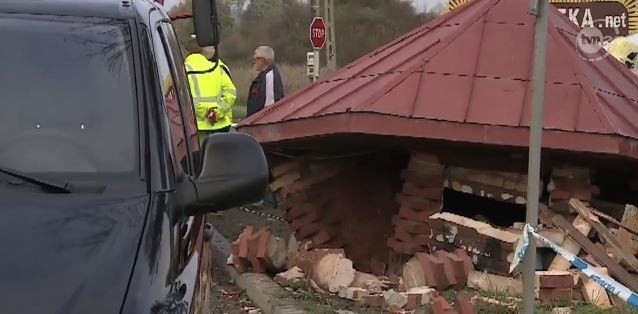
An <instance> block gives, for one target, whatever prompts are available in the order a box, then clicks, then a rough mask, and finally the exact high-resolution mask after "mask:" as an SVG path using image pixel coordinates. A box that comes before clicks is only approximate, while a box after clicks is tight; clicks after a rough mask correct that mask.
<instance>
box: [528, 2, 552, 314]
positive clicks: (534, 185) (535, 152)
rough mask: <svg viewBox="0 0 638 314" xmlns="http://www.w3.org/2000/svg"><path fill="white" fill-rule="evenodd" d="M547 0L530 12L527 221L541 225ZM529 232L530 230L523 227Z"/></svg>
mask: <svg viewBox="0 0 638 314" xmlns="http://www.w3.org/2000/svg"><path fill="white" fill-rule="evenodd" d="M547 7H548V0H530V6H529V13H530V14H532V15H535V16H536V25H535V29H534V74H533V78H532V106H533V107H532V121H531V123H530V130H529V160H528V169H527V212H526V215H525V218H526V219H525V220H526V222H527V223H528V224H529V225H530V226H532V227H536V226H537V225H538V199H539V195H540V191H539V189H540V188H539V186H540V168H541V144H542V137H543V107H544V105H545V67H546V57H547ZM523 232H527V231H523ZM535 277H536V239H535V238H533V237H531V240H530V241H529V246H528V247H527V252H525V258H524V259H523V313H524V314H533V313H534V299H535V292H534V290H535V283H536V279H535Z"/></svg>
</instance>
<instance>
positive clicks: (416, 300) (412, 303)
mask: <svg viewBox="0 0 638 314" xmlns="http://www.w3.org/2000/svg"><path fill="white" fill-rule="evenodd" d="M419 306H421V294H420V293H408V303H406V305H405V309H406V310H414V309H416V308H418V307H419Z"/></svg>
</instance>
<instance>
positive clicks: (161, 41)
mask: <svg viewBox="0 0 638 314" xmlns="http://www.w3.org/2000/svg"><path fill="white" fill-rule="evenodd" d="M167 23H169V21H168V20H164V19H158V20H157V22H156V23H154V24H153V26H152V27H153V28H154V29H153V31H152V41H153V43H152V45H153V51H154V58H155V63H156V66H157V71H158V76H159V83H160V87H161V93H162V95H163V103H162V105H163V106H162V109H163V111H164V114H163V115H162V118H164V125H165V131H166V137H167V138H168V139H169V140H170V145H168V146H169V148H170V158H171V159H172V165H173V175H174V177H175V178H176V180H179V178H184V177H185V176H196V175H197V173H196V171H198V168H199V166H198V165H196V162H199V161H198V160H196V158H195V157H197V156H199V151H200V148H199V142H198V140H197V129H196V126H194V115H193V113H192V104H191V101H190V94H189V92H188V85H185V84H184V82H185V81H186V79H185V76H186V74H185V71H184V68H183V67H184V64H183V61H182V60H181V55H176V53H175V49H176V48H175V47H174V41H172V40H171V39H172V38H170V37H169V36H170V35H171V32H172V27H171V25H170V24H167ZM177 49H179V48H178V47H177ZM177 51H178V50H177ZM185 117H189V118H188V119H187V118H185ZM191 120H193V121H192V122H191ZM171 228H172V229H171V236H170V245H171V270H170V273H171V274H170V275H169V278H167V280H168V281H169V282H175V283H180V285H184V286H185V287H187V288H188V289H187V292H186V295H185V296H184V300H187V301H188V300H190V299H191V298H192V296H193V293H194V289H191V288H194V287H195V285H196V282H197V272H198V268H199V256H200V255H201V254H200V253H199V250H200V248H201V247H202V242H203V239H202V234H203V232H202V231H203V228H204V216H201V215H200V216H194V217H178V221H175V223H174V224H172V226H171Z"/></svg>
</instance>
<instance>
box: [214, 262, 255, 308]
mask: <svg viewBox="0 0 638 314" xmlns="http://www.w3.org/2000/svg"><path fill="white" fill-rule="evenodd" d="M208 313H210V314H245V313H261V312H260V311H259V310H257V309H256V308H255V306H254V305H253V304H252V303H251V302H250V300H249V299H248V297H246V295H245V294H244V293H243V292H241V291H239V289H237V287H236V286H235V285H234V284H233V283H232V282H231V281H230V277H229V276H228V274H227V273H226V272H225V271H224V270H222V269H221V268H219V267H218V266H217V265H215V266H214V267H213V298H212V300H211V303H210V309H209V311H208Z"/></svg>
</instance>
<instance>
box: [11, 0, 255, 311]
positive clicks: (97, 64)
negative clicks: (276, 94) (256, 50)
mask: <svg viewBox="0 0 638 314" xmlns="http://www.w3.org/2000/svg"><path fill="white" fill-rule="evenodd" d="M187 84H188V80H186V75H185V72H184V67H183V56H182V55H181V52H180V48H179V46H178V43H177V40H176V38H175V34H174V32H173V28H172V26H171V24H170V19H169V18H168V16H167V15H166V14H165V12H164V11H163V10H162V8H161V6H158V5H157V4H155V3H154V2H152V1H147V0H118V1H115V0H84V1H74V0H49V1H37V0H14V1H0V211H1V212H2V213H3V215H2V216H3V217H2V219H1V220H0V248H2V249H3V251H4V253H3V254H2V258H0V295H1V297H0V304H1V305H0V308H1V310H0V312H2V313H60V314H63V313H64V314H71V313H93V314H99V313H136V314H137V313H192V312H194V311H199V310H198V308H201V307H202V306H203V305H202V304H201V301H202V300H201V299H202V296H203V295H204V294H205V292H204V291H202V290H203V289H205V286H206V283H203V282H202V281H204V280H210V276H209V275H208V276H205V275H202V274H203V273H204V272H206V271H208V269H207V267H205V266H203V265H208V263H209V258H210V254H209V253H208V252H207V251H208V250H209V248H208V246H206V245H204V243H205V239H204V228H205V226H206V221H205V213H206V211H207V210H208V209H205V208H206V207H207V206H204V205H201V204H199V205H198V206H194V207H193V206H191V205H192V204H194V203H197V202H194V201H193V200H194V199H197V200H200V199H205V198H206V197H204V196H206V193H209V192H210V193H213V192H215V193H217V195H229V193H230V195H232V196H233V197H234V198H233V199H232V200H229V199H226V200H221V201H220V202H216V201H215V202H210V203H215V204H217V206H216V207H217V208H218V209H223V208H227V207H229V206H231V205H233V204H235V203H237V201H238V200H239V199H242V198H246V201H249V199H250V198H252V199H254V197H253V196H245V197H243V196H241V195H240V194H241V193H242V191H247V190H250V189H249V188H248V189H247V188H246V187H247V185H246V184H245V183H246V182H247V181H241V180H239V181H232V180H230V181H228V180H226V179H224V180H217V179H216V178H219V177H223V178H235V177H233V173H229V171H230V172H232V169H231V168H233V167H232V166H228V169H226V170H224V171H226V172H224V173H220V171H221V170H218V169H214V168H215V167H214V166H215V165H217V166H219V165H221V164H222V162H226V163H229V162H231V163H232V162H235V161H231V157H229V156H225V155H223V153H224V152H223V149H219V151H218V152H208V156H207V154H206V153H205V150H206V149H204V148H200V143H199V141H198V137H197V129H196V124H195V119H194V115H193V110H192V103H191V98H190V94H189V88H188V85H187ZM236 139H237V138H235V139H233V138H232V136H230V135H228V136H227V137H223V136H220V137H216V138H214V139H213V140H210V138H209V140H210V141H209V142H207V143H205V144H204V146H205V147H206V148H208V147H209V146H210V147H211V149H210V151H214V149H212V147H224V145H227V147H228V145H231V146H232V145H234V144H233V143H236V142H234V141H235V140H236ZM244 140H245V139H244ZM207 141H208V140H207ZM220 143H221V144H220ZM246 143H247V142H246ZM215 145H217V146H215ZM251 145H252V144H250V143H249V145H248V146H250V147H252V146H251ZM246 147H247V146H246ZM251 149H254V147H253V148H251ZM220 151H221V152H220ZM240 151H241V150H240ZM254 151H256V150H254ZM256 152H257V153H255V154H248V155H250V156H249V157H246V158H248V159H245V160H237V161H236V162H237V164H242V163H244V164H242V167H246V166H245V163H252V164H260V163H261V160H262V158H263V152H261V154H262V156H257V155H259V152H258V151H256ZM215 154H217V155H215ZM220 154H221V155H220ZM253 155H254V156H253ZM255 156H257V157H255ZM250 158H253V159H252V160H250ZM255 158H257V159H255ZM240 159H241V158H240ZM211 160H214V161H211ZM264 160H265V159H264ZM206 162H208V164H206ZM211 163H212V164H211ZM232 165H234V163H233V164H232ZM260 167H261V166H260ZM202 169H204V170H202ZM206 169H208V170H206ZM211 169H212V170H211ZM259 169H261V168H259ZM259 169H258V171H257V172H259V174H258V175H257V176H259V178H256V177H253V179H252V181H251V182H252V183H251V184H252V185H253V186H256V187H257V189H259V188H262V191H263V188H264V187H265V181H264V180H267V179H264V178H262V176H264V177H265V176H266V174H262V173H261V170H259ZM253 170H254V169H253ZM215 171H217V172H216V173H215V174H214V175H213V174H212V173H213V172H215ZM264 171H265V170H264ZM202 172H207V173H208V174H207V177H206V178H203V179H202V177H205V176H206V175H202ZM211 178H212V179H211ZM197 180H200V181H201V182H198V181H197ZM213 181H216V182H213ZM262 181H263V182H262ZM54 183H55V184H54ZM262 183H263V184H262ZM220 185H226V186H229V187H226V188H224V189H226V190H224V189H223V188H217V190H215V189H213V188H210V187H212V186H220ZM249 185H250V184H249ZM262 185H263V187H262ZM242 187H243V190H242ZM213 190H215V191H213ZM253 190H254V189H253ZM210 193H209V194H210ZM253 194H254V193H253ZM210 195H212V194H210ZM217 198H219V199H221V198H220V197H217ZM207 200H208V201H213V200H215V198H214V197H212V196H211V197H208V198H207ZM242 200H243V199H242ZM199 203H201V202H199ZM209 207H210V208H212V207H215V206H212V205H211V206H209ZM202 278H204V279H202Z"/></svg>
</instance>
